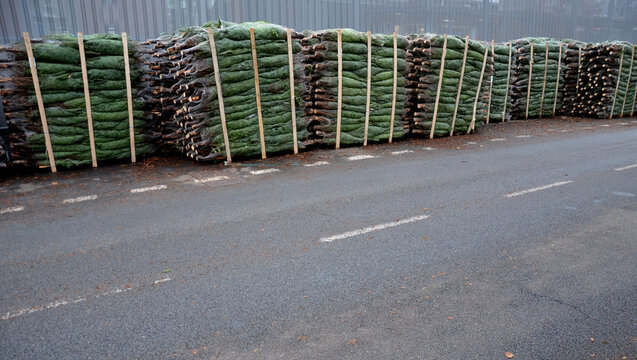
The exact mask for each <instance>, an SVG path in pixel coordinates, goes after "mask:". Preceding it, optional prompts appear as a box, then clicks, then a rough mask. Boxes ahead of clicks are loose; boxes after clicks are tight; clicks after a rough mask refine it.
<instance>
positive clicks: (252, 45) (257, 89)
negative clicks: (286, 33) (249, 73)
mask: <svg viewBox="0 0 637 360" xmlns="http://www.w3.org/2000/svg"><path fill="white" fill-rule="evenodd" d="M250 48H252V67H253V68H254V92H255V95H256V99H257V118H258V120H259V140H260V141H261V158H262V159H265V158H266V157H267V154H266V152H265V134H264V131H263V115H262V114H261V88H260V87H259V64H258V62H257V45H256V42H255V40H254V28H250Z"/></svg>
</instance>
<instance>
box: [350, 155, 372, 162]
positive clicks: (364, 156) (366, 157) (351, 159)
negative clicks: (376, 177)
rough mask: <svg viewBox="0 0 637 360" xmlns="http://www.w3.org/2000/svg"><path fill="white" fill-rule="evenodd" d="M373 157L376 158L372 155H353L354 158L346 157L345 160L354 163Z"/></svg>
mask: <svg viewBox="0 0 637 360" xmlns="http://www.w3.org/2000/svg"><path fill="white" fill-rule="evenodd" d="M375 157H376V156H372V155H354V156H350V157H348V158H347V160H349V161H356V160H365V159H373V158H375Z"/></svg>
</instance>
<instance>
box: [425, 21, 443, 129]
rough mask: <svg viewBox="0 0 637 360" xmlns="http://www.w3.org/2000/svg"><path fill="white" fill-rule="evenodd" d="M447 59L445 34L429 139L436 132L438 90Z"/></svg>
mask: <svg viewBox="0 0 637 360" xmlns="http://www.w3.org/2000/svg"><path fill="white" fill-rule="evenodd" d="M446 57H447V34H445V40H444V42H443V43H442V57H441V59H440V75H438V90H436V102H435V103H434V114H433V119H432V120H431V131H430V132H429V138H430V139H433V138H434V131H436V116H437V115H438V102H439V101H440V89H441V88H442V77H443V75H444V72H445V58H446Z"/></svg>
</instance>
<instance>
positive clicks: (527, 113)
mask: <svg viewBox="0 0 637 360" xmlns="http://www.w3.org/2000/svg"><path fill="white" fill-rule="evenodd" d="M532 76H533V41H531V59H530V60H529V85H528V87H527V91H526V112H525V114H524V118H525V119H528V118H529V101H530V99H531V77H532Z"/></svg>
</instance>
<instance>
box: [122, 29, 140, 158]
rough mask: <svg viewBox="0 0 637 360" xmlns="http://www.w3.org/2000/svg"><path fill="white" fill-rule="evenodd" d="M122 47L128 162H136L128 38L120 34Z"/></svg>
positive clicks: (124, 34)
mask: <svg viewBox="0 0 637 360" xmlns="http://www.w3.org/2000/svg"><path fill="white" fill-rule="evenodd" d="M122 46H123V50H124V71H125V73H126V98H127V99H128V132H129V135H130V161H131V162H133V163H134V162H137V154H136V153H135V121H134V118H133V94H132V92H133V91H132V89H131V83H130V64H129V60H128V36H126V33H125V32H123V33H122Z"/></svg>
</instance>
